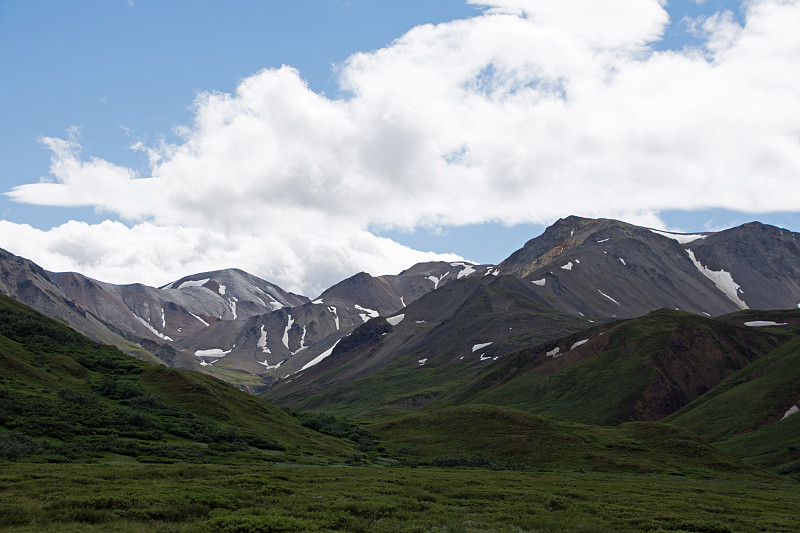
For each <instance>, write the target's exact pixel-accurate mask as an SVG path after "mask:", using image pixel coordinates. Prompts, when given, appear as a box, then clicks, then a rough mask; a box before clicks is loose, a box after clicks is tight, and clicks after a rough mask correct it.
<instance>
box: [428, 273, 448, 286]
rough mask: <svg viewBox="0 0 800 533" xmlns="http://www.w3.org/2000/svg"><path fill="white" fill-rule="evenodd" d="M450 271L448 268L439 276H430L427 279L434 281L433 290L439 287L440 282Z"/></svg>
mask: <svg viewBox="0 0 800 533" xmlns="http://www.w3.org/2000/svg"><path fill="white" fill-rule="evenodd" d="M449 273H450V271H449V270H448V271H447V272H445V273H444V274H442V275H441V276H439V277H438V278H437V277H436V276H428V277H427V278H426V279H429V280H430V281H431V282H433V290H436V289H438V288H439V282H440V281H442V280H443V279H444V278H445V276H447V275H448V274H449Z"/></svg>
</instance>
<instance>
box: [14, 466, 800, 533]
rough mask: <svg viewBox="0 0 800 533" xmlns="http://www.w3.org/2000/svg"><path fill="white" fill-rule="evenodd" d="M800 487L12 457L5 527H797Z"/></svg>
mask: <svg viewBox="0 0 800 533" xmlns="http://www.w3.org/2000/svg"><path fill="white" fill-rule="evenodd" d="M798 502H800V486H798V484H797V483H794V482H791V481H789V480H786V479H783V478H778V477H763V478H754V477H750V476H744V477H742V476H730V475H719V476H710V477H698V478H687V477H674V476H664V475H635V474H607V473H577V472H513V471H488V470H479V469H468V468H463V469H462V468H455V469H442V468H431V467H426V468H408V467H378V466H361V467H352V466H293V465H271V466H261V465H249V466H234V465H209V464H206V465H192V464H182V465H143V464H135V463H128V464H124V463H119V464H93V465H85V464H84V465H80V464H5V465H2V466H0V524H2V525H3V526H4V527H3V529H4V531H10V532H11V531H13V532H38V531H63V532H72V531H75V532H83V531H108V532H114V531H185V532H190V531H191V532H195V531H199V532H202V531H223V532H272V531H356V532H358V531H363V532H394V531H409V532H411V531H413V532H488V531H508V532H524V531H530V532H557V531H558V532H561V531H565V532H566V531H574V532H625V531H672V532H740V531H741V532H756V531H763V532H791V531H797V528H798V523H800V522H798V518H799V517H800V513H798V509H797V505H798Z"/></svg>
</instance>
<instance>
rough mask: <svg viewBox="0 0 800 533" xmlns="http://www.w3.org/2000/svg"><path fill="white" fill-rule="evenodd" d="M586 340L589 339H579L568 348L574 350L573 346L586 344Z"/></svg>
mask: <svg viewBox="0 0 800 533" xmlns="http://www.w3.org/2000/svg"><path fill="white" fill-rule="evenodd" d="M587 342H589V339H583V340H580V341H578V342H576V343H575V344H573V345H572V347H571V348H570V350H574V349H575V348H577V347H578V346H581V345H583V344H586V343H587Z"/></svg>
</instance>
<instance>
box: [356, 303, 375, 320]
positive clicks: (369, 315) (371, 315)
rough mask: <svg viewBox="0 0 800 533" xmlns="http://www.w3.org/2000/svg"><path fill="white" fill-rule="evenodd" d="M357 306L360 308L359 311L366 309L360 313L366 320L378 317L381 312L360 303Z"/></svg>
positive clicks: (362, 318)
mask: <svg viewBox="0 0 800 533" xmlns="http://www.w3.org/2000/svg"><path fill="white" fill-rule="evenodd" d="M355 308H356V309H358V310H359V311H364V312H363V313H359V315H358V316H360V317H361V320H363V321H364V322H366V321H368V320H369V319H370V318H378V317H379V316H380V313H378V312H377V311H375V310H374V309H367V308H366V307H361V306H360V305H358V304H356V305H355Z"/></svg>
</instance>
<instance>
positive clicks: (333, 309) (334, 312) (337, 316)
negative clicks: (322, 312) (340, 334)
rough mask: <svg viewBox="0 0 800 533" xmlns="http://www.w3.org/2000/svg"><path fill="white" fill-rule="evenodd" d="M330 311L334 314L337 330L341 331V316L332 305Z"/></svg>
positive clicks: (329, 307)
mask: <svg viewBox="0 0 800 533" xmlns="http://www.w3.org/2000/svg"><path fill="white" fill-rule="evenodd" d="M328 311H330V312H331V313H333V319H334V320H335V321H336V329H337V330H338V329H339V314H338V313H337V312H336V307H334V306H332V305H330V306H328Z"/></svg>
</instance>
